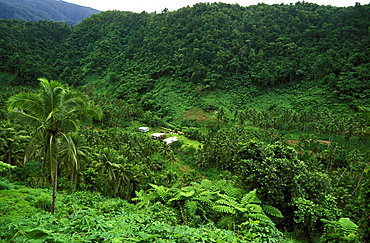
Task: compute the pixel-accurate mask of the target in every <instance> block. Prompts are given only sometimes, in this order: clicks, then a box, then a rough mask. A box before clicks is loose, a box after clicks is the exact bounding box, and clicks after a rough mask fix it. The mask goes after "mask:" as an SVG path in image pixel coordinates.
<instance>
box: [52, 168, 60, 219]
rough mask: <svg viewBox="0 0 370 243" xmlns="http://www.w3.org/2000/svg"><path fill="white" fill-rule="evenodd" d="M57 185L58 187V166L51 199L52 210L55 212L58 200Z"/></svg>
mask: <svg viewBox="0 0 370 243" xmlns="http://www.w3.org/2000/svg"><path fill="white" fill-rule="evenodd" d="M57 187H58V168H56V170H55V173H54V186H53V197H52V201H51V212H52V213H54V212H55V203H56V201H57Z"/></svg>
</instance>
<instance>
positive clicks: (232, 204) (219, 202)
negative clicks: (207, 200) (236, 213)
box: [215, 199, 240, 208]
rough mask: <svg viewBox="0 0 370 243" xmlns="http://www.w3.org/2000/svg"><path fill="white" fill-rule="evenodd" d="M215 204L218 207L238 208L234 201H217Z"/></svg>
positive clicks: (238, 205)
mask: <svg viewBox="0 0 370 243" xmlns="http://www.w3.org/2000/svg"><path fill="white" fill-rule="evenodd" d="M215 203H216V204H218V205H220V204H221V205H227V206H230V207H234V208H235V207H240V204H239V203H237V202H236V201H234V200H226V199H219V200H217V201H216V202H215Z"/></svg>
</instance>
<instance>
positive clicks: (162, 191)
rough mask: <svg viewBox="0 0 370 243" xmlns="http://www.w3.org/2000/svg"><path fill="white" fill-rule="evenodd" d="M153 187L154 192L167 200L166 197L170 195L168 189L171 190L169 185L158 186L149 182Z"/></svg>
mask: <svg viewBox="0 0 370 243" xmlns="http://www.w3.org/2000/svg"><path fill="white" fill-rule="evenodd" d="M149 185H150V186H151V187H153V188H154V192H155V193H156V194H157V195H158V196H159V197H160V198H161V199H162V200H163V201H166V198H167V197H168V196H169V195H168V191H169V188H168V187H164V186H157V185H154V184H149Z"/></svg>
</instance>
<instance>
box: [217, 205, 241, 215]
mask: <svg viewBox="0 0 370 243" xmlns="http://www.w3.org/2000/svg"><path fill="white" fill-rule="evenodd" d="M212 209H213V210H214V211H216V212H221V213H230V214H235V213H236V212H235V210H234V208H232V207H229V206H225V205H217V206H213V207H212Z"/></svg>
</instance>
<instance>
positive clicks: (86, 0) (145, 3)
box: [64, 0, 370, 13]
mask: <svg viewBox="0 0 370 243" xmlns="http://www.w3.org/2000/svg"><path fill="white" fill-rule="evenodd" d="M64 1H66V2H70V3H74V4H78V5H81V6H86V7H91V8H95V9H98V10H101V11H106V10H121V11H131V12H137V13H141V12H142V11H146V12H148V13H151V12H154V11H157V12H161V11H162V10H163V9H165V8H168V10H169V11H174V10H177V9H179V8H182V7H186V6H188V5H189V6H193V5H194V4H196V3H198V2H211V3H213V2H223V3H230V4H233V3H238V4H239V5H240V6H249V5H255V4H258V3H266V4H275V3H277V4H280V3H285V4H289V3H295V2H298V1H299V0H223V1H217V0H214V1H202V0H64ZM301 1H302V0H301ZM369 1H370V0H306V1H305V2H313V3H316V4H319V5H332V6H336V7H347V6H354V5H355V3H356V2H359V3H361V5H365V4H369Z"/></svg>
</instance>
